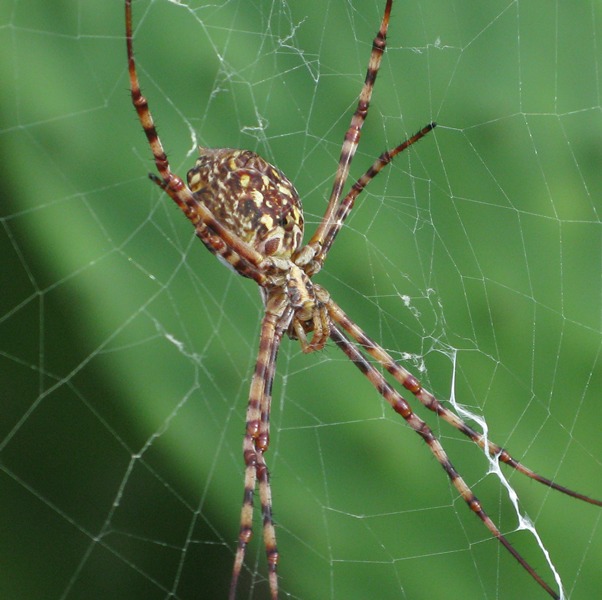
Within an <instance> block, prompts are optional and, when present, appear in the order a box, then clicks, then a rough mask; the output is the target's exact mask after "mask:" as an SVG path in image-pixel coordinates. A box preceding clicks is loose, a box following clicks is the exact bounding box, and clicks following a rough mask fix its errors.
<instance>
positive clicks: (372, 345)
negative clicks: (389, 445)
mask: <svg viewBox="0 0 602 600" xmlns="http://www.w3.org/2000/svg"><path fill="white" fill-rule="evenodd" d="M327 306H328V312H329V314H330V317H331V318H332V320H333V321H334V322H335V323H337V324H338V325H339V326H340V327H342V329H343V330H344V331H345V332H346V333H347V334H348V335H349V336H350V337H351V338H353V339H354V340H355V341H356V342H357V343H358V344H360V346H361V347H362V348H363V349H364V350H365V351H366V352H367V353H368V354H369V355H370V356H372V358H374V359H375V360H377V361H378V362H379V363H380V364H381V365H382V366H383V367H384V368H385V369H386V370H387V371H388V372H389V373H391V375H392V376H393V377H394V378H395V379H396V380H397V381H398V382H399V383H401V385H403V386H404V387H405V388H406V389H407V390H409V391H410V392H412V394H414V396H416V398H418V400H419V401H420V402H421V403H422V404H423V405H424V406H426V408H428V409H429V410H431V411H433V412H434V413H435V414H437V416H439V417H441V418H442V419H443V420H444V421H447V422H448V423H449V424H450V425H452V426H453V427H455V428H456V429H457V430H458V431H460V432H461V433H463V434H464V435H465V436H467V437H469V438H470V439H471V440H472V441H473V442H474V443H475V444H477V445H478V446H479V447H480V448H482V449H483V450H487V452H488V453H489V455H490V456H491V457H493V458H497V460H499V461H501V462H503V463H505V464H507V465H508V466H510V467H512V468H513V469H516V470H517V471H519V472H520V473H523V474H524V475H526V476H527V477H530V478H531V479H534V480H535V481H538V482H539V483H542V484H543V485H546V486H548V487H550V488H552V489H554V490H557V491H559V492H562V493H563V494H567V495H568V496H571V497H573V498H577V499H579V500H583V501H584V502H588V503H590V504H594V505H596V506H602V501H600V500H596V499H595V498H590V497H589V496H585V495H584V494H580V493H579V492H575V491H573V490H571V489H569V488H566V487H564V486H562V485H559V484H557V483H554V482H553V481H551V480H550V479H547V478H546V477H542V476H541V475H539V474H538V473H536V472H535V471H532V470H531V469H529V468H528V467H526V466H524V465H523V464H521V463H520V462H519V461H517V460H516V459H514V458H513V457H512V456H511V455H510V454H509V453H508V451H507V450H505V449H504V448H502V446H499V445H498V444H495V443H494V442H491V441H490V440H488V439H487V438H486V437H485V436H484V435H482V434H480V433H478V432H477V431H475V430H474V429H473V428H472V427H470V426H469V425H468V424H467V423H465V422H464V421H463V420H462V419H461V418H460V417H458V416H457V415H456V414H454V413H453V412H452V411H451V410H449V409H448V408H446V407H445V406H443V405H442V404H441V402H439V400H437V398H435V396H434V395H433V394H432V393H431V392H429V391H428V390H426V389H425V388H423V387H422V385H421V383H420V382H419V381H418V379H416V377H414V375H412V374H411V373H410V372H409V371H407V370H406V369H405V368H404V367H402V366H401V365H400V364H399V363H397V362H396V361H395V360H393V358H392V357H391V356H390V355H389V353H388V352H387V351H386V350H385V349H384V348H383V347H382V346H379V345H378V344H377V343H376V342H375V341H374V340H372V339H371V338H369V337H368V336H367V335H366V334H365V333H364V331H363V330H362V329H361V328H360V327H359V326H358V325H356V324H355V323H354V322H353V321H352V320H351V319H350V318H349V317H348V316H347V314H346V313H345V312H344V311H343V310H342V309H341V307H340V306H338V305H337V304H336V303H335V302H333V301H332V300H330V301H329V302H328V305H327Z"/></svg>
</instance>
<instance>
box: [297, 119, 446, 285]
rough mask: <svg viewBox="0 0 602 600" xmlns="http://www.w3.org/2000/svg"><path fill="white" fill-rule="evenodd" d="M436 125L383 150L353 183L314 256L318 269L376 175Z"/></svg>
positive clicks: (430, 124)
mask: <svg viewBox="0 0 602 600" xmlns="http://www.w3.org/2000/svg"><path fill="white" fill-rule="evenodd" d="M436 126H437V124H436V123H429V124H428V125H426V126H425V127H423V128H422V129H421V130H420V131H418V132H417V133H415V134H414V135H413V136H412V137H411V138H408V139H407V140H405V141H404V142H402V143H401V144H399V145H398V146H395V148H393V149H391V150H387V151H386V152H383V153H382V154H381V155H380V156H379V157H378V158H377V159H376V160H375V161H374V163H373V164H372V165H371V167H370V168H369V169H368V170H367V171H366V172H365V173H364V174H363V175H362V176H361V177H360V178H359V179H358V180H357V181H356V182H355V183H354V184H353V186H352V187H351V189H350V190H349V192H348V194H347V195H346V196H345V198H344V199H343V201H342V202H341V204H340V205H339V207H338V209H337V211H336V214H335V216H334V221H333V222H332V223H331V224H330V227H329V228H328V230H327V231H326V233H325V234H324V241H323V243H322V247H321V248H320V250H318V252H317V254H316V256H315V257H314V262H315V263H316V265H317V266H318V269H317V270H319V269H320V268H321V267H322V265H323V264H324V261H325V260H326V255H327V254H328V251H329V250H330V248H331V246H332V244H333V243H334V240H335V238H336V236H337V234H338V233H339V231H341V228H342V227H343V223H344V222H345V219H346V218H347V216H348V215H349V213H350V212H351V209H352V208H353V205H354V204H355V200H356V198H357V197H358V196H359V195H360V193H361V192H362V191H363V190H364V189H365V187H366V186H367V185H368V184H369V183H370V182H371V181H372V180H373V179H374V177H376V175H378V174H379V173H380V172H381V171H382V170H383V169H384V168H385V167H386V166H387V165H388V164H389V163H390V162H391V161H392V160H393V159H394V158H395V157H396V156H397V155H398V154H399V153H400V152H403V151H404V150H405V149H406V148H408V147H409V146H411V145H412V144H415V143H416V142H417V141H418V140H420V139H422V138H423V137H424V136H425V135H426V134H427V133H428V132H429V131H432V130H433V129H434V128H435V127H436ZM314 272H316V271H310V272H309V273H308V274H309V275H313V273H314Z"/></svg>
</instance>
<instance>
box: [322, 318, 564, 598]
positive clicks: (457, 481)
mask: <svg viewBox="0 0 602 600" xmlns="http://www.w3.org/2000/svg"><path fill="white" fill-rule="evenodd" d="M330 338H331V339H332V340H333V341H334V343H335V344H336V345H337V346H338V347H339V348H340V349H341V350H342V351H343V352H344V353H345V354H346V355H347V357H348V358H349V359H350V360H351V361H352V362H353V364H355V366H356V367H357V368H358V369H359V370H360V371H361V372H362V373H363V374H364V375H365V376H366V377H367V378H368V380H369V381H370V383H371V384H372V385H373V386H374V387H375V388H376V390H377V391H378V393H379V394H380V395H381V396H382V397H383V398H384V399H385V400H386V401H387V402H388V403H389V404H390V405H391V407H392V408H393V410H394V411H395V412H396V413H398V414H399V415H401V416H402V417H403V419H405V421H406V423H408V425H409V426H410V427H411V428H412V429H413V430H414V431H415V432H416V433H417V434H418V435H419V436H420V437H421V438H422V439H423V440H424V441H425V442H426V444H427V445H428V447H429V449H430V451H431V452H432V453H433V455H434V457H435V458H436V459H437V461H438V462H439V464H440V465H441V466H442V467H443V470H444V471H445V473H446V474H447V476H448V477H449V479H450V481H451V482H452V484H453V485H454V487H455V488H456V489H457V490H458V492H459V494H460V495H461V496H462V498H463V499H464V501H465V502H466V504H468V507H469V508H470V510H472V512H474V513H475V514H476V515H477V517H479V519H481V521H482V522H483V523H484V524H485V526H486V527H487V529H488V530H489V531H490V532H491V533H492V535H493V536H494V537H496V538H497V539H498V540H499V542H500V543H501V544H502V545H503V546H504V548H506V550H508V552H510V554H512V556H514V558H515V559H516V560H517V561H518V562H519V564H520V565H521V566H522V567H523V568H524V569H525V570H526V571H527V573H529V575H530V576H531V577H532V578H533V579H534V580H535V581H536V582H537V583H538V584H539V585H540V586H541V587H542V588H543V589H544V590H545V591H546V592H547V593H548V594H549V595H550V596H551V597H552V598H555V599H556V600H558V599H559V598H560V596H559V595H558V594H557V593H556V592H555V591H554V590H553V589H552V588H551V587H550V586H549V585H548V584H547V583H546V582H545V581H544V580H543V579H542V578H541V577H540V576H539V575H538V574H537V572H536V571H535V570H534V569H533V567H532V566H531V565H530V564H529V563H528V562H527V561H526V560H525V559H524V558H523V557H522V556H521V555H520V553H519V552H518V551H517V550H516V549H515V548H514V546H512V544H511V543H510V542H509V541H508V540H507V539H506V537H505V536H504V535H503V534H502V532H501V531H500V530H499V529H498V528H497V526H496V525H495V523H494V522H493V521H492V520H491V518H490V517H489V515H488V514H487V513H486V512H485V509H484V508H483V507H482V506H481V503H480V502H479V500H478V499H477V497H476V496H475V495H474V493H473V492H472V490H471V489H470V487H469V486H468V485H467V484H466V482H465V481H464V479H462V477H461V476H460V474H459V473H458V472H457V471H456V469H455V468H454V466H453V465H452V463H451V461H450V460H449V458H448V456H447V454H446V452H445V450H444V449H443V446H442V445H441V443H440V442H439V440H438V439H437V438H436V437H435V435H434V434H433V432H432V430H431V429H430V427H429V426H428V425H427V424H426V423H425V422H424V421H423V420H422V419H421V418H420V417H419V416H418V415H416V414H415V413H414V412H413V411H412V409H411V407H410V405H409V404H408V403H407V401H406V400H405V399H404V398H403V396H401V394H399V392H397V390H395V389H394V388H393V387H391V386H390V385H389V383H387V381H386V380H385V378H384V377H383V376H382V375H381V374H380V373H379V372H378V371H377V370H376V369H375V368H374V367H373V366H372V365H371V364H370V363H369V362H368V361H367V360H366V358H365V357H364V355H363V354H362V353H361V352H360V351H359V350H358V349H357V348H356V347H355V346H354V345H353V344H352V343H351V342H350V341H349V340H348V339H347V338H346V337H345V336H344V335H343V333H341V331H339V329H338V328H337V327H336V326H335V325H334V324H333V326H332V327H331V330H330Z"/></svg>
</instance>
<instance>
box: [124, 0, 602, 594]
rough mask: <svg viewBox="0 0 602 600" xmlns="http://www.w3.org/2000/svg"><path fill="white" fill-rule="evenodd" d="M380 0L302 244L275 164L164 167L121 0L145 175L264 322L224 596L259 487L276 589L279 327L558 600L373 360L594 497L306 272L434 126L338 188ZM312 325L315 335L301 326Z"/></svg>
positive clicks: (218, 156) (236, 155)
mask: <svg viewBox="0 0 602 600" xmlns="http://www.w3.org/2000/svg"><path fill="white" fill-rule="evenodd" d="M392 3H393V1H392V0H387V2H386V5H385V11H384V15H383V18H382V22H381V25H380V28H379V31H378V33H377V34H376V37H375V38H374V41H373V44H372V51H371V53H370V60H369V63H368V70H367V74H366V79H365V82H364V85H363V87H362V89H361V92H360V95H359V100H358V104H357V108H356V111H355V113H354V114H353V117H352V118H351V124H350V126H349V129H348V130H347V132H346V134H345V138H344V141H343V145H342V147H341V154H340V158H339V164H338V167H337V171H336V174H335V176H334V182H333V187H332V192H331V194H330V199H329V201H328V206H327V208H326V212H325V214H324V217H323V219H322V220H321V222H320V223H319V225H318V227H317V229H316V231H315V232H314V234H313V236H312V237H311V239H310V240H309V242H308V243H307V244H306V245H305V246H301V242H302V238H303V213H302V208H301V201H300V200H299V196H298V194H297V192H296V191H295V188H294V186H293V184H292V183H291V182H290V181H289V180H288V179H287V178H286V177H285V176H284V175H283V174H282V173H281V172H280V171H279V170H278V169H277V168H276V167H274V166H272V165H270V164H269V163H268V162H266V161H265V160H264V159H262V158H261V157H259V156H258V155H257V154H255V153H254V152H250V151H248V150H231V149H223V148H222V149H217V150H210V149H208V148H202V149H201V156H200V157H199V159H198V160H197V162H196V165H195V166H194V168H192V169H191V170H190V171H189V172H188V185H186V184H185V183H184V182H183V181H182V179H181V178H180V177H178V176H177V175H175V174H174V173H172V172H171V169H170V166H169V161H168V160H167V156H166V155H165V152H164V151H163V146H162V144H161V141H160V139H159V136H158V134H157V131H156V129H155V126H154V123H153V119H152V116H151V113H150V110H149V108H148V104H147V102H146V99H145V98H144V96H142V93H141V91H140V85H139V82H138V76H137V74H136V64H135V61H134V52H133V48H132V14H131V0H126V1H125V9H126V40H127V52H128V65H129V76H130V86H131V92H132V102H133V104H134V107H135V108H136V111H137V113H138V118H139V119H140V123H141V125H142V127H143V129H144V132H145V134H146V137H147V140H148V143H149V145H150V147H151V149H152V152H153V156H154V159H155V165H156V167H157V171H158V172H159V177H157V176H156V175H151V179H152V180H153V181H154V182H155V183H157V184H158V185H159V186H160V187H161V188H162V189H163V190H164V191H165V192H166V193H167V194H168V195H169V196H170V197H171V199H172V200H173V201H174V202H175V203H176V204H177V205H178V206H179V207H180V209H181V210H182V211H183V212H184V214H185V215H186V217H187V218H188V219H189V220H190V221H191V222H192V224H193V225H194V227H195V231H196V235H197V236H198V237H199V238H200V239H201V241H202V242H203V243H204V244H205V246H206V247H207V248H208V249H209V250H210V251H211V252H212V253H213V254H215V255H216V256H217V257H218V258H219V259H221V260H222V261H223V262H224V263H226V264H227V265H228V266H229V267H231V268H233V269H234V270H235V271H236V272H237V273H239V274H241V275H244V276H245V277H249V278H251V279H253V280H254V281H255V282H256V283H257V284H258V285H259V289H260V291H261V295H262V298H263V301H264V306H265V313H264V317H263V320H262V323H261V333H260V340H259V351H258V354H257V360H256V363H255V370H254V372H253V378H252V381H251V389H250V392H249V402H248V405H247V414H246V428H245V436H244V440H243V457H244V464H245V488H244V495H243V506H242V511H241V517H240V531H239V535H238V543H237V547H236V552H235V558H234V569H233V573H232V580H231V583H230V595H229V597H230V600H233V599H234V598H235V596H236V589H237V585H238V580H239V577H240V574H241V571H242V567H243V562H244V557H245V551H246V548H247V544H248V543H249V541H250V539H251V532H252V523H253V497H254V493H255V488H256V487H257V488H258V490H259V496H260V502H261V510H262V514H263V536H264V544H265V549H266V555H267V562H268V570H269V587H270V596H271V598H272V600H276V599H277V597H278V578H277V574H276V568H277V564H278V551H277V549H276V531H275V528H274V522H273V520H272V497H271V487H270V482H269V475H268V467H267V464H266V462H265V453H266V451H267V450H268V446H269V428H270V404H271V391H272V382H273V379H274V370H275V367H276V358H277V354H278V348H279V347H280V342H281V340H282V337H283V335H284V334H288V335H289V336H290V337H291V338H293V339H298V340H299V341H300V343H301V346H302V348H303V350H304V351H305V352H312V351H314V350H320V349H321V348H323V347H324V345H325V343H326V342H327V340H328V339H330V340H332V341H333V342H334V343H335V344H336V346H338V347H339V348H340V349H341V350H342V351H343V353H344V354H345V355H346V356H347V357H348V358H349V359H350V360H351V361H352V362H353V364H354V365H355V366H357V367H358V369H359V370H360V371H361V372H362V374H363V375H365V376H366V377H367V378H368V380H369V381H370V383H372V385H373V386H374V387H375V389H376V390H377V392H378V393H379V394H380V395H381V396H382V397H383V398H384V399H385V400H386V401H387V402H388V403H389V404H390V405H391V407H392V408H393V409H394V410H395V412H397V413H398V414H399V415H401V417H403V419H404V420H405V421H406V422H407V423H408V425H409V426H410V427H411V428H412V429H413V430H414V431H416V433H417V434H418V435H419V436H420V437H421V438H422V439H423V440H424V441H425V443H426V444H427V445H428V447H429V449H430V450H431V452H432V453H433V455H434V457H435V458H436V460H437V461H438V462H439V464H440V465H441V466H442V467H443V469H444V471H445V473H446V474H447V476H448V477H449V480H450V481H451V483H452V484H453V486H454V487H455V488H456V490H457V492H458V493H459V494H460V496H461V497H462V498H463V499H464V501H465V502H466V503H467V504H468V506H469V508H470V510H472V511H473V512H474V513H475V514H476V515H477V516H478V518H479V519H481V521H482V522H483V523H484V524H485V526H486V527H487V529H488V530H489V531H490V532H491V534H492V535H493V536H494V537H496V538H497V539H498V540H499V542H500V543H501V544H502V545H503V546H504V547H505V548H506V549H507V550H508V551H509V552H510V553H511V554H512V556H514V558H516V560H517V561H518V562H519V563H520V564H521V566H522V567H523V568H524V569H525V570H526V571H527V572H528V573H529V575H530V576H531V577H532V578H533V579H534V580H535V581H537V583H538V584H539V585H540V586H541V587H542V588H543V589H544V590H545V591H546V592H547V593H548V594H549V595H550V596H552V597H553V598H559V595H558V594H557V593H556V592H555V591H554V590H553V589H552V588H551V587H550V586H549V585H548V584H547V583H546V582H545V581H544V580H543V579H542V577H541V576H540V575H539V574H538V573H537V572H536V571H535V570H534V569H533V567H531V565H530V564H529V563H528V562H527V561H526V560H525V559H524V558H523V557H522V556H521V555H520V554H519V552H518V551H517V550H515V548H514V547H513V546H512V545H511V544H510V542H509V541H508V540H507V539H506V537H505V536H504V535H503V534H502V533H501V532H500V530H499V529H498V527H497V526H496V525H495V523H494V522H493V521H492V520H491V518H490V517H489V516H488V514H487V513H486V512H485V509H484V508H483V507H482V505H481V503H480V502H479V501H478V500H477V498H476V497H475V495H474V494H473V492H472V490H471V489H470V487H469V486H468V485H467V484H466V482H465V481H464V480H463V479H462V477H461V476H460V474H459V473H458V472H457V471H456V469H455V468H454V466H453V465H452V463H451V461H450V459H449V458H448V456H447V454H446V452H445V450H444V448H443V446H442V445H441V442H440V441H439V440H438V439H437V437H436V436H435V435H434V433H433V431H432V430H431V429H430V427H429V426H428V425H427V423H426V422H425V421H424V420H422V419H421V418H420V417H419V416H418V415H417V414H416V413H414V411H413V409H412V408H411V406H410V404H409V403H408V402H407V401H406V400H405V398H404V397H403V396H402V395H401V394H400V393H399V391H398V390H397V389H395V388H394V387H393V386H392V385H391V384H390V383H389V382H388V381H387V380H386V379H385V377H384V376H383V374H382V373H381V372H380V371H379V370H377V368H376V367H375V366H374V365H373V364H372V362H371V361H370V359H372V361H374V362H376V363H378V364H379V365H381V366H382V368H383V369H385V370H386V371H387V372H388V373H389V374H390V375H391V377H392V378H394V379H395V380H396V382H397V383H398V384H399V385H400V386H403V387H404V388H405V389H406V390H408V391H409V392H410V393H411V394H413V395H414V396H415V398H416V399H417V400H418V401H419V402H420V403H421V404H422V405H423V406H424V407H426V409H428V410H430V411H432V412H434V413H435V414H436V415H437V416H439V417H441V419H443V420H445V421H447V422H448V423H449V424H450V425H452V426H453V427H455V428H456V429H457V430H458V431H460V432H461V433H462V434H464V435H465V436H467V437H468V438H469V439H470V440H471V441H473V442H474V443H475V444H477V445H478V446H479V447H481V448H482V449H483V450H485V451H486V452H487V453H488V454H489V455H490V456H491V457H492V458H493V459H495V460H498V461H499V462H503V463H505V464H507V465H509V466H510V467H512V468H514V469H516V470H517V471H519V472H521V473H523V474H524V475H526V476H528V477H530V478H531V479H534V480H536V481H539V482H540V483H543V484H544V485H547V486H549V487H551V488H553V489H555V490H558V491H560V492H562V493H564V494H567V495H569V496H572V497H574V498H578V499H580V500H583V501H585V502H588V503H590V504H595V505H597V506H602V502H601V501H600V500H595V499H593V498H589V497H588V496H584V495H582V494H579V493H577V492H574V491H572V490H570V489H568V488H565V487H563V486H561V485H559V484H557V483H555V482H553V481H551V480H550V479H546V478H545V477H542V476H541V475H538V474H537V473H535V472H534V471H532V470H530V469H528V468H527V467H525V466H524V465H522V464H521V463H520V462H518V461H517V460H515V459H514V458H512V456H510V454H509V453H508V452H507V451H506V450H504V449H503V448H502V447H500V446H498V445H497V444H494V443H493V442H491V441H490V440H489V439H488V438H487V437H485V436H484V435H483V434H481V433H479V432H478V431H476V430H474V429H472V427H470V426H469V425H468V424H467V423H465V422H464V421H463V420H462V419H461V418H459V417H458V416H457V415H456V414H455V413H454V412H452V411H451V410H449V409H448V408H446V407H445V406H444V405H443V404H442V403H441V402H439V401H438V400H437V398H435V396H434V395H433V394H431V393H430V392H428V391H427V390H425V389H424V388H423V387H422V385H421V384H420V382H419V381H418V380H417V379H416V377H414V376H413V375H412V374H411V373H409V372H408V371H407V370H406V369H405V368H404V367H403V366H402V365H401V364H399V363H397V362H396V361H395V360H393V358H392V357H391V355H390V354H389V353H388V352H387V351H386V350H385V349H384V348H382V347H381V346H380V345H379V344H378V343H376V342H375V341H374V340H372V339H370V338H369V337H368V336H367V335H366V334H365V333H364V331H363V330H362V329H361V328H360V327H359V326H358V325H356V324H355V323H354V322H353V321H352V320H351V319H350V318H349V317H348V316H347V315H346V314H345V312H343V310H342V309H341V308H340V307H339V306H338V304H336V303H335V302H334V300H333V299H332V298H331V297H330V295H329V294H328V292H327V290H325V289H324V288H323V287H321V286H320V285H318V284H314V283H313V282H312V280H311V278H312V277H313V276H314V275H315V274H317V273H318V272H319V270H320V269H321V267H322V265H323V264H324V261H325V259H326V256H327V254H328V251H329V249H330V248H331V247H332V244H333V243H334V241H335V238H336V236H337V234H338V233H339V231H340V230H341V228H342V226H343V223H344V221H345V219H346V218H347V216H348V214H349V212H350V211H351V210H352V208H353V206H354V202H355V199H356V198H357V196H358V195H359V194H360V193H361V192H362V191H363V190H364V188H365V187H366V186H367V185H368V184H369V183H370V181H371V180H372V179H373V178H374V177H375V176H376V175H378V173H379V172H380V171H381V170H382V169H383V168H384V167H386V166H387V165H388V164H389V163H390V162H391V160H392V159H393V158H394V157H395V156H396V155H397V154H399V153H400V152H402V151H403V150H405V149H406V148H408V147H409V146H411V145H412V144H414V143H415V142H417V141H418V140H419V139H421V138H422V137H424V136H425V135H426V134H427V133H428V132H429V131H431V130H432V129H433V128H434V127H435V124H434V123H430V124H428V125H426V126H425V127H423V128H422V129H421V130H420V131H419V132H418V133H416V134H415V135H413V136H412V137H410V138H408V139H407V140H406V141H404V142H402V143H401V144H399V145H398V146H396V147H395V148H392V149H391V150H388V151H386V152H383V154H381V155H380V157H378V158H377V159H376V161H375V162H374V163H373V164H372V166H371V167H370V168H369V169H368V170H367V171H366V172H365V173H364V174H363V175H362V176H361V177H360V178H359V179H358V180H357V181H356V182H355V183H354V184H353V185H352V186H351V188H350V190H349V191H348V192H347V194H346V195H343V188H344V187H345V184H346V182H347V179H348V177H349V168H350V165H351V162H352V160H353V157H354V155H355V152H356V150H357V147H358V144H359V139H360V131H361V128H362V125H363V124H364V121H365V119H366V116H367V114H368V109H369V105H370V99H371V96H372V90H373V88H374V83H375V81H376V75H377V73H378V70H379V67H380V62H381V58H382V54H383V52H384V50H385V46H386V34H387V29H388V26H389V17H390V14H391V5H392ZM309 333H313V335H312V337H311V340H309V339H308V338H307V334H309Z"/></svg>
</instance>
